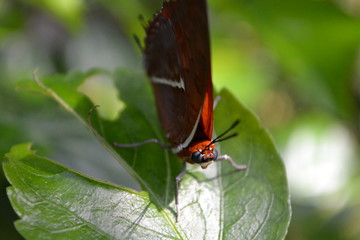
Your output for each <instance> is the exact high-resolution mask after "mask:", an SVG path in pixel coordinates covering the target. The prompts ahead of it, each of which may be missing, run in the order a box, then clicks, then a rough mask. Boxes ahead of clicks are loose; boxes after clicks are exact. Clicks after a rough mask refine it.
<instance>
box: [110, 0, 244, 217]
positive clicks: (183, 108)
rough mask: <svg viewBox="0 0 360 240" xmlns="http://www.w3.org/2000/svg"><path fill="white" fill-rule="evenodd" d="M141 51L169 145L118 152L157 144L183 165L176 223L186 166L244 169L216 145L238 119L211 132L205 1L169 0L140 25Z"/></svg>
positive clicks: (211, 98)
mask: <svg viewBox="0 0 360 240" xmlns="http://www.w3.org/2000/svg"><path fill="white" fill-rule="evenodd" d="M145 32H146V37H145V47H144V48H143V56H144V65H145V70H146V74H147V76H148V78H149V80H150V82H151V85H152V88H153V92H154V95H155V102H156V107H157V113H158V116H159V119H160V122H161V125H162V128H163V130H164V133H165V136H166V138H167V139H168V142H169V143H170V144H171V146H167V145H166V144H164V143H162V142H160V141H159V140H157V139H148V140H146V141H144V142H140V143H134V144H119V143H114V145H115V146H117V147H121V148H128V147H137V146H140V145H143V144H147V143H151V142H154V143H157V144H159V145H160V146H162V147H163V148H166V149H169V150H171V151H172V152H173V153H174V154H176V155H177V156H178V157H179V158H180V159H181V160H182V161H183V162H184V164H183V168H182V171H181V172H180V173H179V175H178V176H177V177H176V179H175V204H176V212H177V217H176V220H177V219H178V216H179V209H178V206H179V200H178V190H179V182H180V180H181V179H182V178H183V177H184V175H185V173H186V163H190V164H198V165H200V166H201V167H202V168H203V169H206V168H207V166H208V165H209V164H211V163H212V162H216V161H220V160H228V161H229V162H230V164H231V165H232V166H233V167H234V168H235V169H239V170H241V169H245V168H246V166H245V165H238V164H236V163H235V162H234V161H233V159H232V158H231V157H230V156H228V155H221V156H219V155H218V152H217V150H216V148H215V143H216V142H220V141H223V140H226V139H229V138H231V137H234V136H236V135H237V134H232V135H229V136H225V135H226V134H227V133H228V132H229V131H230V130H231V129H233V128H234V127H235V126H236V125H237V124H238V123H239V121H236V122H235V123H234V124H233V125H232V126H231V127H230V128H229V129H228V130H227V131H225V132H224V133H223V134H221V135H219V136H218V137H216V138H214V139H213V138H212V134H213V122H214V120H213V108H214V100H213V85H212V79H211V63H210V40H209V26H208V16H207V3H206V0H171V1H169V2H164V3H163V7H162V9H161V11H160V12H158V13H156V14H155V15H154V18H153V19H152V21H150V23H149V24H148V26H146V27H145Z"/></svg>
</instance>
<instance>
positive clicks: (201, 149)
mask: <svg viewBox="0 0 360 240" xmlns="http://www.w3.org/2000/svg"><path fill="white" fill-rule="evenodd" d="M192 149H193V152H192V153H191V160H192V162H193V163H195V164H199V165H200V166H201V168H203V169H205V168H207V166H209V165H210V164H211V163H212V162H213V161H215V160H216V159H217V157H218V152H217V151H216V149H215V145H214V144H213V143H211V144H206V143H204V142H201V143H199V144H196V145H195V146H194V147H193V148H192Z"/></svg>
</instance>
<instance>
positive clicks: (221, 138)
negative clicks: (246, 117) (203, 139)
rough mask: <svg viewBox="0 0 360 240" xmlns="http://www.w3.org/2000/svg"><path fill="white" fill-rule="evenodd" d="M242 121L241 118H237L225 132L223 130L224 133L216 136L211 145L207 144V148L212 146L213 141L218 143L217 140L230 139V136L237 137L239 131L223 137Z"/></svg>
mask: <svg viewBox="0 0 360 240" xmlns="http://www.w3.org/2000/svg"><path fill="white" fill-rule="evenodd" d="M239 123H240V120H239V119H238V120H236V121H235V122H234V123H233V124H232V125H231V126H230V127H229V128H228V129H227V130H226V131H225V132H223V133H222V134H220V135H219V136H217V137H216V138H214V139H213V140H212V141H211V142H210V143H209V145H207V146H206V147H205V148H208V147H210V145H211V144H213V143H217V142H222V141H225V140H228V139H230V138H233V137H236V136H237V135H238V134H237V133H233V134H231V135H230V136H227V137H223V136H224V135H226V134H227V133H228V132H230V131H231V130H232V129H234V128H235V127H236V126H237V125H238V124H239Z"/></svg>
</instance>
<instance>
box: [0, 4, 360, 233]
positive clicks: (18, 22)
mask: <svg viewBox="0 0 360 240" xmlns="http://www.w3.org/2000/svg"><path fill="white" fill-rule="evenodd" d="M161 2H162V1H161V0H156V1H155V0H152V1H150V0H134V1H125V0H120V1H105V0H103V1H98V0H93V1H81V0H76V1H75V0H71V1H70V0H68V1H53V0H41V1H40V0H2V1H0V134H1V138H0V154H1V155H3V154H4V153H5V152H7V151H8V150H9V148H10V146H12V145H13V144H16V143H20V142H24V141H32V142H34V143H35V146H43V147H42V148H39V147H38V149H37V150H38V151H40V152H42V153H48V154H51V155H52V158H54V159H64V158H65V159H66V156H72V154H76V153H75V151H76V150H79V149H85V151H82V152H83V153H84V154H85V153H86V152H87V151H86V149H87V147H85V146H88V145H87V144H88V142H87V141H88V140H85V139H88V135H87V134H88V133H86V132H85V131H83V130H82V127H81V126H80V125H77V123H75V122H74V120H73V119H71V118H69V116H68V115H67V114H66V113H64V111H62V110H61V109H60V108H59V107H58V106H57V105H56V104H54V103H53V102H51V101H46V100H44V98H43V97H41V96H38V95H37V94H34V93H31V92H28V91H24V90H23V89H21V87H16V86H17V83H19V82H21V81H24V80H25V81H26V80H29V81H31V80H32V75H31V73H32V71H33V70H34V69H35V68H36V67H39V69H40V73H41V75H52V74H56V73H60V72H68V71H71V70H73V69H76V70H83V71H85V70H88V69H91V68H102V69H105V70H108V71H113V70H114V69H115V68H116V67H120V66H122V67H128V68H131V69H135V70H141V68H142V64H141V56H140V52H139V51H138V49H137V46H136V44H135V42H134V41H133V40H132V35H133V34H136V35H137V36H139V38H140V39H142V38H143V36H144V33H143V30H142V23H141V20H140V21H139V20H138V16H139V15H143V17H144V19H145V21H147V20H148V19H150V17H151V16H152V14H153V13H154V12H155V11H157V10H158V9H159V8H160V6H161ZM209 16H210V28H211V42H212V46H211V47H212V67H213V80H214V84H215V86H216V87H217V88H221V87H227V88H229V89H231V91H232V92H233V93H234V94H235V95H236V96H237V97H238V99H239V100H240V101H241V102H243V103H245V104H246V105H248V106H249V107H250V108H252V109H253V110H254V111H255V112H256V113H257V115H258V116H259V117H260V119H261V121H262V122H263V123H264V124H265V125H266V126H267V127H268V128H269V129H270V131H271V133H272V135H273V136H274V138H275V141H276V142H277V143H278V144H279V150H280V152H281V153H282V154H283V156H284V159H285V163H286V164H287V166H288V177H289V180H290V188H291V189H290V190H291V191H293V199H292V201H293V209H294V213H293V220H292V224H291V226H290V229H289V234H288V237H287V239H358V238H360V230H359V228H358V226H357V224H356V223H358V222H359V220H360V194H359V191H358V190H357V189H359V188H360V173H359V159H360V156H359V154H360V153H359V141H360V124H359V123H360V119H359V116H360V112H359V111H360V80H359V78H360V66H359V65H360V60H359V39H360V22H359V17H360V6H359V4H357V3H356V1H355V2H352V1H346V0H339V1H336V2H335V1H334V2H332V1H328V0H323V1H317V0H304V1H296V0H278V1H269V0H262V1H259V0H255V1H254V0H252V1H235V0H231V1H230V0H222V1H220V0H209ZM54 126H56V127H54ZM74 126H75V129H78V130H76V131H74V130H73V129H74ZM58 129H61V132H59V130H58ZM66 129H68V130H66ZM334 129H335V130H334ZM334 131H335V133H336V134H332V133H333V132H334ZM74 139H75V140H76V143H77V144H75V145H76V146H77V149H73V148H71V147H69V146H73V144H72V143H73V141H74ZM299 139H300V140H299ZM93 144H94V143H93ZM82 146H83V147H82ZM291 146H295V147H294V149H295V150H297V151H295V153H294V152H293V151H290V150H291V149H292V148H291ZM81 147H82V148H81ZM340 147H341V148H340ZM69 149H71V150H69ZM289 149H290V150H289ZM89 155H90V156H91V153H89ZM294 155H295V157H297V158H294ZM301 157H303V158H301ZM83 158H84V159H87V158H88V157H87V156H83ZM90 158H91V157H90ZM322 159H325V160H324V161H325V165H324V166H325V167H323V168H320V170H319V169H318V168H316V166H317V165H316V164H318V163H319V161H320V160H322ZM327 159H328V162H326V160H327ZM84 162H85V164H83V163H76V164H77V166H76V167H77V168H78V169H81V170H83V171H85V172H86V165H87V164H88V163H86V161H84ZM294 162H295V163H294ZM288 163H289V164H288ZM290 163H291V164H297V165H295V166H299V167H298V168H295V169H296V170H297V172H295V173H297V174H298V175H296V174H295V173H294V172H293V171H292V170H291V169H292V168H291V166H292V165H291V164H290ZM326 163H327V165H326ZM68 164H69V165H70V164H71V163H68ZM336 164H338V165H336ZM339 164H340V165H339ZM328 166H329V167H330V166H338V167H337V169H339V168H340V167H344V169H343V170H342V172H341V177H342V178H341V181H340V179H336V178H334V177H328V178H327V177H325V176H324V175H322V174H323V173H328V172H331V171H333V170H332V169H329V168H327V167H328ZM339 166H340V167H339ZM308 168H310V169H309V171H305V170H306V169H308ZM322 169H323V170H322ZM335 169H336V168H335ZM311 170H312V172H313V173H312V175H310V174H309V172H311ZM315 170H317V171H316V172H314V171H315ZM110 175H111V174H110ZM311 176H315V177H316V176H318V177H319V179H321V178H323V179H324V178H326V179H325V180H326V181H327V182H326V181H325V183H324V184H325V187H327V189H330V188H329V185H330V187H331V186H333V185H334V182H342V184H341V185H339V186H338V187H337V188H334V187H333V188H332V191H327V192H325V191H320V190H321V189H320V188H321V187H322V189H325V187H324V186H323V185H321V186H319V184H318V181H316V180H312V179H311ZM329 176H338V175H336V174H335V175H329ZM109 178H111V177H109ZM300 178H305V179H304V180H303V181H306V180H307V179H306V178H308V179H310V180H312V184H310V185H304V186H306V187H308V189H309V191H308V193H307V195H306V193H301V192H297V191H296V189H297V188H298V186H297V185H296V184H301V182H302V181H301V179H300ZM124 181H126V180H124ZM122 183H123V184H125V185H126V183H124V182H122ZM326 183H327V185H326ZM0 184H1V188H0V189H1V195H0V206H1V209H0V214H1V215H0V217H1V219H0V220H1V224H0V228H1V229H0V232H1V233H2V236H3V235H4V236H6V237H5V239H17V238H19V239H21V238H20V237H19V236H18V235H17V234H16V231H15V229H14V228H13V224H12V222H13V221H14V220H15V219H16V218H17V217H16V215H15V214H14V213H13V212H12V208H11V207H10V205H9V204H8V202H7V197H6V195H5V186H6V185H7V182H6V180H5V178H4V176H3V175H2V172H1V177H0ZM129 185H131V183H129ZM131 186H132V185H131ZM318 188H319V189H320V190H319V189H318ZM310 193H313V194H310ZM315 193H316V194H315Z"/></svg>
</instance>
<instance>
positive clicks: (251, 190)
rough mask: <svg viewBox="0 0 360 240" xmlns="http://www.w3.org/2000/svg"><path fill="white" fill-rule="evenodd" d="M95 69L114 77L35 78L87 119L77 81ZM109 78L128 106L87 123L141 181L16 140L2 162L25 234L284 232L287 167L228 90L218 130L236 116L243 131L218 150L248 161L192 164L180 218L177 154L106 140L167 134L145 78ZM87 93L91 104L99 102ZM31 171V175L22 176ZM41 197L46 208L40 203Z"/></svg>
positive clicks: (122, 74) (240, 235)
mask: <svg viewBox="0 0 360 240" xmlns="http://www.w3.org/2000/svg"><path fill="white" fill-rule="evenodd" d="M99 75H102V76H103V77H104V76H105V77H106V76H107V77H110V75H108V74H104V73H103V72H96V71H95V72H92V73H88V74H81V73H72V74H69V75H68V76H65V77H62V76H56V77H53V78H45V79H41V83H39V84H40V86H41V87H42V89H43V92H44V93H46V94H47V95H50V96H52V97H53V98H54V99H55V100H56V101H58V102H59V103H60V104H61V105H62V106H64V107H65V109H66V110H68V111H69V112H70V113H72V114H73V115H74V116H75V117H77V118H78V119H79V120H80V121H82V122H83V123H86V119H87V112H88V111H89V109H90V108H91V106H92V104H91V103H90V101H89V100H88V99H87V98H86V97H85V95H83V94H82V93H80V92H79V91H78V89H79V87H80V89H84V88H82V87H81V86H82V84H83V82H84V81H86V80H87V79H89V78H93V77H96V76H99ZM114 78H115V84H116V86H117V89H118V90H119V98H120V100H122V101H123V103H124V106H125V107H124V108H122V109H121V111H120V112H119V113H118V118H117V119H116V120H106V119H102V118H100V117H99V116H104V115H100V114H99V115H97V113H96V112H95V111H94V112H93V113H92V116H91V117H92V123H93V126H94V129H95V130H96V132H97V133H98V138H99V139H100V140H101V143H102V144H103V145H104V147H105V148H106V149H107V150H109V151H110V152H111V153H112V155H113V156H114V157H115V158H116V159H117V160H118V161H119V163H120V164H122V166H124V168H125V169H126V170H127V171H128V172H129V173H130V174H131V175H132V176H133V177H134V178H135V179H136V180H137V181H138V182H139V184H140V186H141V188H142V190H143V192H142V193H136V192H134V191H131V190H128V189H126V188H123V187H119V186H114V185H110V184H105V183H102V182H99V181H96V180H94V179H88V178H86V177H84V176H81V175H80V174H77V173H75V172H73V171H71V170H69V169H66V168H64V167H61V166H59V165H58V164H55V163H53V162H51V161H49V160H46V159H44V158H42V157H39V156H36V155H34V153H32V152H31V151H30V150H24V148H25V147H24V146H23V147H16V148H14V149H13V150H12V152H11V153H10V154H8V162H7V163H5V166H4V169H5V172H6V176H7V177H8V179H9V181H10V182H11V183H12V185H13V186H12V187H11V188H10V189H9V196H10V198H11V201H12V204H13V206H14V208H15V209H16V211H17V212H18V214H19V216H20V217H21V220H20V221H19V222H18V223H17V228H18V230H19V231H20V232H21V233H22V234H23V235H24V236H26V237H27V238H28V239H48V238H51V239H53V238H52V235H53V237H54V238H55V237H58V238H65V237H66V238H67V239H69V238H73V239H75V238H76V236H80V234H82V235H84V236H93V238H95V239H102V238H115V239H123V238H129V239H144V238H146V239H166V238H174V239H282V238H284V237H285V234H286V231H287V227H288V224H289V220H290V204H289V193H288V188H287V181H286V175H285V170H284V166H283V164H282V161H281V159H280V157H279V154H278V153H277V151H276V149H275V147H274V143H273V141H272V140H271V138H270V136H269V134H268V133H267V131H266V130H265V129H263V128H262V127H261V125H260V124H259V121H258V120H257V119H256V117H255V116H254V115H253V114H252V113H251V112H249V111H248V110H247V109H246V108H244V106H242V105H241V104H240V103H238V102H237V101H236V100H235V98H234V97H233V96H232V95H231V93H229V92H228V91H226V90H223V91H221V93H220V96H221V97H222V100H221V101H220V103H219V104H218V107H217V108H216V110H215V131H216V132H217V133H221V132H222V131H224V130H225V129H227V128H228V127H229V126H230V125H231V124H232V123H233V122H234V121H235V120H237V119H240V120H241V123H240V124H239V126H238V127H237V128H236V129H235V131H236V132H238V133H239V137H236V138H232V139H231V140H228V141H224V142H222V143H221V145H218V146H217V148H218V149H219V151H220V152H221V153H224V154H225V153H226V154H228V155H230V156H232V157H233V158H234V159H235V161H236V162H237V163H238V164H247V165H248V169H247V170H244V171H236V170H234V169H232V168H231V166H230V165H229V164H228V163H227V162H220V163H214V164H212V165H211V166H210V167H209V168H208V169H206V170H202V169H199V168H198V167H196V166H190V167H189V172H188V174H186V175H185V178H184V179H183V180H182V181H181V187H180V192H179V200H180V218H179V222H178V223H176V222H175V212H174V189H173V185H174V179H175V176H176V175H178V174H179V172H180V170H181V162H180V161H179V160H178V159H177V158H176V157H175V156H174V155H173V154H172V153H171V152H169V151H166V150H164V149H162V148H160V147H159V146H157V145H156V144H148V145H144V146H141V147H137V148H129V149H118V148H114V147H113V145H112V143H113V142H119V143H134V142H139V141H144V140H146V139H149V138H157V139H160V140H162V141H165V140H164V137H163V135H162V131H161V127H160V125H159V123H158V120H157V117H156V111H155V107H154V101H153V96H152V93H151V89H150V87H149V84H148V82H147V80H146V79H145V78H144V76H143V75H139V74H134V73H131V72H128V71H125V70H119V71H117V72H116V73H115V77H114ZM81 92H83V90H82V91H81ZM87 95H89V93H88V94H87ZM90 98H91V99H92V101H94V103H93V104H96V103H97V102H96V101H95V100H94V98H93V97H90ZM99 101H100V100H99ZM101 108H102V107H100V108H98V110H99V111H101ZM114 111H118V109H115V108H114ZM25 146H26V147H28V145H25ZM19 148H20V149H19ZM18 151H20V153H19V152H18ZM21 152H25V153H26V154H24V153H21ZM74 161H76V159H74ZM99 161H101V159H99ZM16 164H19V165H17V166H18V167H15V165H16ZM22 164H25V165H26V167H25V166H24V165H22ZM20 166H21V167H20ZM22 171H25V172H24V173H22ZM27 176H29V178H30V179H31V180H30V179H25V177H27ZM20 183H22V184H20ZM25 183H26V184H25ZM24 196H26V198H25V197H24ZM43 205H45V206H47V208H46V209H47V210H44V209H43V208H41V207H43ZM30 209H31V210H30ZM44 215H45V216H44ZM30 226H31V227H30ZM43 232H46V234H43ZM66 234H71V235H66ZM77 234H79V235H77ZM144 236H146V237H144ZM76 239H77V238H76Z"/></svg>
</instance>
